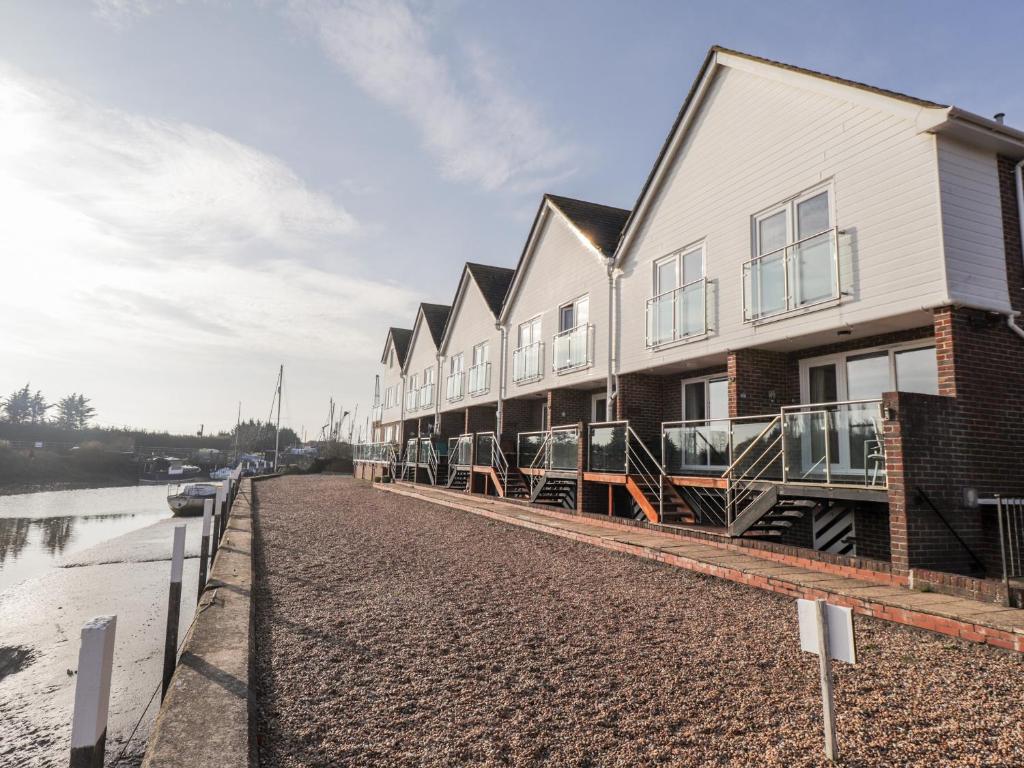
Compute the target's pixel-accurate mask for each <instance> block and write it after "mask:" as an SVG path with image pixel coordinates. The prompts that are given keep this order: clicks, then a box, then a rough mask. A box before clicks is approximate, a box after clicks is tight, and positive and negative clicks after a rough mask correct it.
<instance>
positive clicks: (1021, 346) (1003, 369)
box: [885, 307, 1024, 575]
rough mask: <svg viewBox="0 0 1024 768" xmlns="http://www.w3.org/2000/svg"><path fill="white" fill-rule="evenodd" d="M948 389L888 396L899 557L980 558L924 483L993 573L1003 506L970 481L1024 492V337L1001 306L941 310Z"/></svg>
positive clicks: (917, 560) (926, 562)
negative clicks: (968, 493)
mask: <svg viewBox="0 0 1024 768" xmlns="http://www.w3.org/2000/svg"><path fill="white" fill-rule="evenodd" d="M935 336H936V349H937V352H938V360H939V382H940V395H939V396H931V395H921V394H914V393H904V392H901V393H893V394H888V395H886V397H885V399H886V405H887V406H889V407H890V408H891V409H892V412H893V415H894V416H895V419H894V420H893V421H887V423H886V450H887V454H888V455H887V459H886V466H887V470H888V472H889V489H890V490H889V506H890V531H891V539H892V550H893V565H894V566H897V567H900V568H903V569H906V568H931V569H935V570H943V571H953V572H959V573H967V572H969V571H971V569H972V566H973V560H972V558H971V557H970V556H969V555H968V554H967V552H966V550H965V549H964V547H963V546H961V545H960V544H959V543H958V542H957V541H956V538H955V537H954V536H953V535H952V534H951V533H950V532H949V530H948V528H947V527H946V526H945V525H944V524H943V523H942V521H941V520H940V519H939V517H938V516H937V515H936V514H935V513H934V512H933V511H932V510H931V509H930V507H929V506H928V505H927V503H926V502H925V501H924V499H923V498H920V495H919V494H918V492H917V490H918V489H919V488H920V489H921V490H923V491H924V493H925V494H926V495H927V497H928V498H930V499H931V501H932V502H933V503H934V504H935V506H936V507H937V508H938V509H939V511H940V512H941V513H942V514H943V515H944V516H945V517H946V519H947V520H948V521H949V523H950V525H952V527H953V528H954V529H955V530H956V531H957V533H958V534H959V535H960V536H961V537H962V538H963V539H964V540H965V541H966V542H967V545H968V546H969V547H970V548H971V549H972V550H973V551H974V552H975V554H976V555H978V556H979V557H980V558H981V559H982V560H983V561H984V562H985V564H986V565H987V566H988V569H989V571H990V575H994V573H995V571H996V570H997V566H998V537H997V535H996V521H995V515H994V513H993V512H992V510H991V509H990V508H987V507H982V508H970V507H968V506H966V505H965V504H964V496H963V494H964V489H965V488H973V489H975V490H976V491H977V492H978V493H980V494H983V495H987V494H993V493H1005V494H1014V495H1020V494H1024V472H1022V471H1021V467H1022V457H1024V428H1022V427H1021V425H1024V398H1022V397H1021V394H1022V393H1024V339H1021V338H1020V337H1018V336H1016V335H1015V334H1014V333H1013V332H1012V331H1011V330H1010V329H1009V328H1007V327H1006V324H1005V320H1004V319H1003V318H1002V317H1000V316H999V315H992V314H989V313H983V312H977V311H974V310H970V309H962V308H961V309H955V310H954V309H952V308H949V307H946V308H942V309H938V310H936V311H935Z"/></svg>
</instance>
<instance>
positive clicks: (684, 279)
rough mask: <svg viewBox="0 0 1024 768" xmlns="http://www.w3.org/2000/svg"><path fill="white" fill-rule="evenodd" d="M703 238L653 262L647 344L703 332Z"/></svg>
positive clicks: (655, 345) (705, 311)
mask: <svg viewBox="0 0 1024 768" xmlns="http://www.w3.org/2000/svg"><path fill="white" fill-rule="evenodd" d="M706 262H707V259H706V256H705V252H704V241H700V242H697V243H693V244H691V245H688V246H686V247H684V248H680V249H679V250H678V251H675V252H673V253H670V254H669V255H668V256H663V257H662V258H660V259H657V260H656V261H655V262H654V271H653V276H652V277H653V286H652V290H653V297H652V298H651V299H650V300H649V301H648V302H647V346H648V347H658V346H661V345H663V344H671V343H673V342H676V341H680V340H682V339H687V338H695V337H699V336H703V335H704V334H706V333H707V330H708V328H707V308H706V304H707V280H706V274H705V271H706Z"/></svg>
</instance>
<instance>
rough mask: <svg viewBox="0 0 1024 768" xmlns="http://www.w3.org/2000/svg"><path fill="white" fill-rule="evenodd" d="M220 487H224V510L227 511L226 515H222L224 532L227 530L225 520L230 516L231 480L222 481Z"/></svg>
mask: <svg viewBox="0 0 1024 768" xmlns="http://www.w3.org/2000/svg"><path fill="white" fill-rule="evenodd" d="M221 485H223V486H224V509H225V510H227V514H225V515H224V530H225V531H226V530H227V529H228V523H227V519H228V518H229V517H230V516H231V478H228V479H227V480H224V481H223V482H222V483H221Z"/></svg>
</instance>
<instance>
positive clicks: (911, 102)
mask: <svg viewBox="0 0 1024 768" xmlns="http://www.w3.org/2000/svg"><path fill="white" fill-rule="evenodd" d="M729 59H732V63H733V64H734V65H735V64H736V63H737V60H744V61H746V62H752V63H753V64H752V65H753V66H758V65H762V66H766V67H774V68H776V69H778V70H781V71H784V72H787V73H794V74H796V75H800V76H805V77H810V78H814V79H816V80H821V81H824V82H827V83H834V84H837V85H840V86H843V87H847V88H852V89H855V90H856V91H859V92H861V93H864V94H871V95H873V96H875V97H881V98H883V99H891V100H893V101H895V102H897V103H898V104H902V105H903V108H904V109H908V108H916V109H917V110H918V111H919V112H927V113H929V115H930V117H929V119H928V120H925V121H923V124H922V129H923V130H932V131H935V132H938V131H939V130H941V126H942V124H944V123H945V122H947V121H948V120H949V119H950V118H954V119H957V120H960V121H963V122H964V123H971V124H972V125H974V126H975V127H981V128H983V129H985V130H988V131H991V132H996V133H999V134H1002V135H1003V138H1004V139H1006V140H1009V141H1013V142H1019V141H1020V139H1021V136H1022V134H1021V133H1020V132H1019V131H1016V130H1014V129H1012V128H1010V127H1009V126H1003V125H1002V124H1001V123H997V122H995V121H994V120H989V119H988V118H984V117H980V116H978V115H973V114H971V113H968V112H966V111H964V110H960V109H958V108H957V107H951V106H947V105H945V104H939V103H937V102H934V101H928V100H926V99H920V98H917V97H915V96H908V95H907V94H905V93H900V92H898V91H891V90H888V89H886V88H878V87H876V86H873V85H867V84H865V83H860V82H857V81H856V80H847V79H845V78H842V77H836V76H834V75H828V74H825V73H823V72H817V71H815V70H813V69H806V68H804V67H797V66H794V65H792V64H785V63H783V62H780V61H774V60H772V59H766V58H763V57H761V56H754V55H752V54H749V53H743V52H742V51H735V50H731V49H729V48H725V47H723V46H720V45H713V46H711V48H710V49H709V50H708V52H707V55H706V56H705V57H704V63H703V64H702V65H701V68H700V71H699V72H698V73H697V77H696V78H695V79H694V81H693V83H692V85H691V86H690V90H689V92H688V93H687V95H686V99H685V100H684V101H683V105H682V107H681V108H680V110H679V114H678V115H676V119H675V121H674V122H673V123H672V128H671V129H670V130H669V132H668V136H666V138H665V141H664V143H663V144H662V146H661V150H660V151H659V152H658V156H657V159H656V160H655V162H654V165H653V166H652V168H651V172H650V174H649V175H648V176H647V180H646V181H645V182H644V185H643V187H642V188H641V190H640V194H639V196H638V197H637V199H636V203H635V204H634V206H633V210H632V213H630V216H629V219H628V220H627V221H626V223H625V224H624V225H623V227H622V234H621V236H620V239H619V243H618V246H617V248H616V253H615V260H616V262H620V261H621V260H622V259H623V258H624V256H625V252H626V249H627V247H628V244H629V240H630V239H631V237H632V235H633V233H634V231H635V230H636V228H637V226H638V222H639V221H640V220H642V219H643V217H644V214H645V213H646V207H647V203H648V202H649V198H650V194H651V191H652V189H653V188H654V187H655V186H656V185H657V182H658V181H659V180H660V179H659V176H660V173H661V171H662V168H663V166H664V165H665V164H666V162H667V161H668V159H669V155H671V154H673V152H674V149H675V146H676V143H677V141H678V140H679V139H680V138H681V136H682V135H683V134H685V132H686V129H687V128H688V123H689V119H690V117H691V116H692V110H693V109H694V107H695V105H696V104H697V103H698V102H699V101H700V98H701V96H702V95H703V91H704V89H705V87H706V86H707V84H708V83H709V81H710V80H711V75H712V74H713V73H714V71H715V70H716V69H718V68H719V67H722V66H727V64H726V63H722V62H723V61H728V60H729ZM889 103H890V104H892V103H893V102H889Z"/></svg>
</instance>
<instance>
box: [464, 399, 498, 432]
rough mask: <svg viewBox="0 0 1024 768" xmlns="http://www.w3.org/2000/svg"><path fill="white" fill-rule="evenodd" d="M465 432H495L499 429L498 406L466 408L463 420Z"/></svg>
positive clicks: (472, 406)
mask: <svg viewBox="0 0 1024 768" xmlns="http://www.w3.org/2000/svg"><path fill="white" fill-rule="evenodd" d="M462 426H463V431H465V432H494V431H495V430H497V428H498V411H497V406H496V405H471V406H469V407H468V408H466V413H465V419H464V420H463V425H462Z"/></svg>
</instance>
